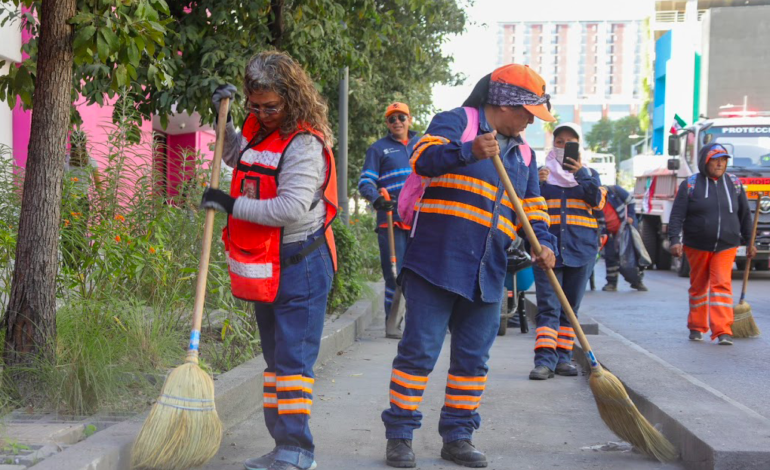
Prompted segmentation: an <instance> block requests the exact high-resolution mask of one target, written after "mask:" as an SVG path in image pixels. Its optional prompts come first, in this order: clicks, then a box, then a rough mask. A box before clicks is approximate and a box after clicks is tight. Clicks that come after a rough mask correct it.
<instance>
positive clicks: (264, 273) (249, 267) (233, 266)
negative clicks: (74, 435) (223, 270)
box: [227, 253, 273, 279]
mask: <svg viewBox="0 0 770 470" xmlns="http://www.w3.org/2000/svg"><path fill="white" fill-rule="evenodd" d="M227 265H228V266H229V267H230V271H232V272H233V274H237V275H239V276H241V277H247V278H249V279H270V278H271V277H273V265H272V263H262V264H260V263H253V264H252V263H241V262H240V261H235V260H234V259H232V258H230V254H229V253H228V254H227Z"/></svg>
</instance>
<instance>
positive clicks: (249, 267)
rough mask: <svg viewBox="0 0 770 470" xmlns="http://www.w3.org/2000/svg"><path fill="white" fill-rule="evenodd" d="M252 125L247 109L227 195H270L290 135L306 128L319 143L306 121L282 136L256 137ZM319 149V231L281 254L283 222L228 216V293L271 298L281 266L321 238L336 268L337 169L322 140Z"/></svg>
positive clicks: (258, 299)
mask: <svg viewBox="0 0 770 470" xmlns="http://www.w3.org/2000/svg"><path fill="white" fill-rule="evenodd" d="M258 131H259V122H258V121H257V119H256V117H255V116H254V115H249V117H248V118H247V119H246V122H245V123H244V125H243V138H242V144H241V155H240V158H239V159H238V165H237V166H236V168H235V169H234V171H233V179H232V183H231V185H230V195H231V196H232V197H234V198H238V197H250V198H254V199H272V198H274V197H276V195H277V190H278V172H279V171H280V168H281V158H282V157H283V154H284V152H285V151H286V148H288V146H289V144H290V143H291V141H292V140H293V139H294V137H296V136H297V135H300V134H312V135H314V136H316V137H317V138H318V139H319V140H320V141H321V142H322V143H323V135H322V134H321V133H319V132H318V131H316V130H315V129H311V128H310V127H302V128H300V129H299V130H297V131H295V132H294V133H292V134H291V135H288V136H286V137H282V136H281V134H280V132H278V131H275V132H273V133H271V134H270V135H268V136H267V137H265V138H263V139H262V140H259V141H257V134H258ZM323 153H324V157H325V158H326V177H325V179H324V184H323V197H322V202H323V203H324V204H326V219H325V220H324V237H319V238H318V240H316V242H315V243H312V244H311V245H309V246H307V247H306V248H305V249H304V250H302V251H301V252H300V253H299V254H298V255H294V256H292V257H291V258H287V259H284V258H282V256H281V245H282V242H283V240H282V239H283V227H270V226H267V225H260V224H255V223H252V222H248V221H246V220H241V219H237V218H235V217H233V216H232V215H230V216H228V218H227V226H226V227H225V228H224V230H223V233H222V240H223V241H224V243H225V251H226V254H227V265H228V268H229V271H230V282H231V289H232V292H233V296H235V297H237V298H239V299H242V300H248V301H255V302H263V303H272V302H275V299H276V297H277V296H278V289H279V286H280V284H281V268H282V267H286V266H290V265H292V264H296V263H298V262H300V261H301V260H302V259H303V258H304V257H305V256H307V255H308V254H309V253H310V252H312V251H313V250H315V249H316V248H319V247H320V246H322V245H324V241H325V242H326V243H325V244H326V245H327V246H328V247H329V251H330V253H331V257H332V262H333V264H334V270H335V271H336V270H337V250H336V247H335V245H334V234H333V233H332V229H331V224H332V221H333V220H334V217H335V216H336V215H337V207H338V206H337V172H336V169H335V165H334V155H332V151H331V149H330V148H329V147H327V146H326V145H325V144H324V152H323ZM312 207H313V206H311V208H312Z"/></svg>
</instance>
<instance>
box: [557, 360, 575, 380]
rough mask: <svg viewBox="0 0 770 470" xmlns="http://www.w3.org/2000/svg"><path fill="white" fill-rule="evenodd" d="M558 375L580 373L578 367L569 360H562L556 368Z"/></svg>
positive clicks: (570, 375)
mask: <svg viewBox="0 0 770 470" xmlns="http://www.w3.org/2000/svg"><path fill="white" fill-rule="evenodd" d="M554 372H555V373H556V375H563V376H564V377H575V376H576V375H578V371H577V367H575V366H573V365H572V364H570V363H569V362H562V363H561V364H558V365H557V366H556V370H554Z"/></svg>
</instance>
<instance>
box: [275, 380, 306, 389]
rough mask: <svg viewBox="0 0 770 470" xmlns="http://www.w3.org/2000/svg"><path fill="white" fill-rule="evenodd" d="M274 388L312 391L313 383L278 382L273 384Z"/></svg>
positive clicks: (297, 381)
mask: <svg viewBox="0 0 770 470" xmlns="http://www.w3.org/2000/svg"><path fill="white" fill-rule="evenodd" d="M275 386H276V388H277V389H278V390H287V389H297V390H299V389H307V390H310V391H312V390H313V382H309V381H307V382H306V381H304V380H279V381H277V382H276V383H275Z"/></svg>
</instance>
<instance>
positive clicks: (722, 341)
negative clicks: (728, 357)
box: [719, 335, 733, 346]
mask: <svg viewBox="0 0 770 470" xmlns="http://www.w3.org/2000/svg"><path fill="white" fill-rule="evenodd" d="M719 345H720V346H732V345H733V337H732V336H730V335H719Z"/></svg>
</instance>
